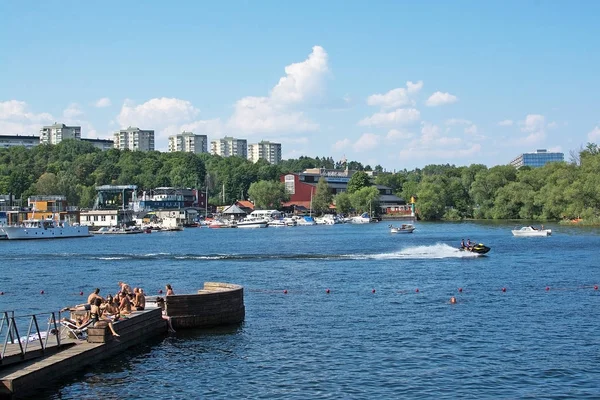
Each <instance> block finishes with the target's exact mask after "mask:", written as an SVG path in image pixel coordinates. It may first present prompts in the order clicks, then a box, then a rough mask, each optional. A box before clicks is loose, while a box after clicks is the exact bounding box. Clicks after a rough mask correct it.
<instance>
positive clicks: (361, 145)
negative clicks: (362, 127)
mask: <svg viewBox="0 0 600 400" xmlns="http://www.w3.org/2000/svg"><path fill="white" fill-rule="evenodd" d="M379 139H380V137H379V135H375V134H374V133H363V134H362V136H361V137H360V138H358V140H357V141H356V143H354V145H353V146H352V148H353V149H354V151H356V152H362V151H365V150H371V149H374V148H375V147H377V145H378V144H379Z"/></svg>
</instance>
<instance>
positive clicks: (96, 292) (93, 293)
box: [87, 288, 104, 304]
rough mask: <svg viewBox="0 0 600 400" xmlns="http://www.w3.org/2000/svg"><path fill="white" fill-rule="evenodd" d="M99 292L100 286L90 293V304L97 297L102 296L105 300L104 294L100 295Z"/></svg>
mask: <svg viewBox="0 0 600 400" xmlns="http://www.w3.org/2000/svg"><path fill="white" fill-rule="evenodd" d="M99 293H100V289H98V288H96V289H94V291H93V292H92V293H90V295H89V296H88V301H87V302H88V303H89V304H92V303H93V302H94V300H95V299H96V298H100V299H101V300H104V299H103V298H102V296H100V294H99Z"/></svg>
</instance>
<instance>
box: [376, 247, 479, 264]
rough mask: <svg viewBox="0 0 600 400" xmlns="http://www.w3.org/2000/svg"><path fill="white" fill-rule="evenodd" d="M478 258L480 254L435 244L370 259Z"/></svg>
mask: <svg viewBox="0 0 600 400" xmlns="http://www.w3.org/2000/svg"><path fill="white" fill-rule="evenodd" d="M479 256H481V254H477V253H471V252H468V251H460V250H459V249H458V248H456V247H452V246H448V245H447V244H444V243H436V244H434V245H431V246H413V247H408V248H405V249H402V250H400V251H396V252H393V253H383V254H375V255H373V256H371V257H372V258H373V259H376V260H394V259H418V258H422V259H427V258H434V259H437V258H474V257H479Z"/></svg>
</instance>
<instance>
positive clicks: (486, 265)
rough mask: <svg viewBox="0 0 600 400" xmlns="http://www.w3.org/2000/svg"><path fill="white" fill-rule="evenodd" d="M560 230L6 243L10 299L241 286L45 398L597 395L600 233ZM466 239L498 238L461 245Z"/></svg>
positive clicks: (203, 232) (429, 227)
mask: <svg viewBox="0 0 600 400" xmlns="http://www.w3.org/2000/svg"><path fill="white" fill-rule="evenodd" d="M549 227H551V228H553V230H554V233H553V236H551V237H548V238H515V237H513V236H512V235H511V233H510V229H511V228H514V225H508V224H483V223H481V224H480V223H458V224H452V223H445V224H434V223H430V224H427V223H418V224H417V230H416V231H415V233H413V234H409V235H394V234H390V233H388V228H387V224H385V223H379V224H369V225H336V226H315V227H295V228H269V229H257V230H242V229H223V230H218V229H214V230H213V229H197V228H196V229H186V230H185V231H183V232H171V233H153V234H151V235H146V234H142V235H127V236H108V235H105V236H97V237H92V238H89V239H65V240H57V241H36V242H21V241H0V249H1V251H2V254H3V261H2V280H1V282H0V290H1V291H4V292H5V294H4V295H3V296H0V310H7V309H8V310H11V309H15V310H18V312H19V313H22V314H25V313H31V312H40V311H49V310H53V309H58V308H60V307H62V306H64V305H66V304H74V303H77V302H80V301H83V298H82V296H80V295H79V292H80V291H84V292H85V294H86V295H87V294H88V293H89V292H90V291H91V290H92V289H93V288H94V287H100V288H101V289H102V292H101V294H104V295H106V294H108V293H114V292H115V291H116V290H117V282H118V281H120V280H124V281H126V282H128V283H129V284H130V285H131V286H140V287H143V288H145V290H146V292H147V293H149V294H156V293H157V291H158V290H159V289H160V288H163V287H164V285H165V284H166V283H171V284H172V285H173V287H174V289H175V292H176V293H185V292H187V293H189V292H194V291H195V290H197V289H198V288H201V287H202V285H203V282H205V281H222V282H230V283H237V284H241V285H243V286H244V287H245V304H246V320H245V322H244V323H243V324H241V325H240V326H235V327H229V328H222V329H216V330H196V331H182V332H178V333H177V334H175V335H172V336H169V337H165V338H160V339H158V340H154V341H151V342H149V343H148V344H147V345H144V346H141V347H138V348H134V349H131V350H129V351H128V352H127V354H123V355H122V356H120V357H117V358H115V359H113V360H109V361H106V362H103V363H100V364H98V365H96V366H94V367H93V368H88V369H86V370H83V371H82V372H81V373H79V374H77V375H74V376H72V377H70V378H69V379H67V380H64V381H62V382H60V383H58V384H57V385H54V386H52V387H50V388H48V389H47V390H46V391H45V392H44V393H40V394H39V395H38V396H42V397H46V398H52V399H59V398H60V399H74V398H78V399H79V398H101V397H105V398H116V397H128V398H199V397H200V398H269V399H271V398H286V399H289V398H299V399H305V398H357V399H363V398H367V397H369V398H371V397H373V398H452V399H454V398H458V397H461V398H477V399H479V398H573V397H576V398H599V397H600V368H599V367H598V366H599V365H600V322H599V311H598V310H599V305H600V290H594V285H597V284H600V269H599V267H598V265H599V252H598V249H600V236H599V235H598V231H597V230H595V229H584V228H567V227H560V226H549ZM462 238H464V239H467V238H470V239H471V240H474V241H479V242H483V243H485V244H487V245H489V246H491V247H492V250H491V252H490V253H489V254H488V256H486V257H478V258H475V257H471V256H470V255H469V254H464V253H461V252H458V251H457V250H455V247H456V246H458V244H459V243H460V239H462ZM459 288H462V292H459V290H458V289H459ZM503 288H505V289H506V291H503V290H502V289H503ZM327 289H329V291H330V293H329V294H327V293H326V291H327ZM373 289H375V292H374V293H373ZM417 289H418V292H417ZM547 289H549V290H547ZM41 290H44V292H45V294H43V295H41V294H40V291H41ZM284 290H287V294H284ZM451 296H455V297H456V298H457V300H458V304H454V305H451V304H449V299H450V297H451Z"/></svg>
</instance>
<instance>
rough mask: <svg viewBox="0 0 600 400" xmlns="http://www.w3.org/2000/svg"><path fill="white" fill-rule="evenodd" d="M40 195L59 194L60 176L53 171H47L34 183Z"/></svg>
mask: <svg viewBox="0 0 600 400" xmlns="http://www.w3.org/2000/svg"><path fill="white" fill-rule="evenodd" d="M34 186H35V193H36V194H38V195H59V194H61V193H60V191H59V188H58V178H57V177H56V174H53V173H52V172H46V173H44V174H42V176H40V177H39V178H38V180H37V181H36V182H35V184H34Z"/></svg>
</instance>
